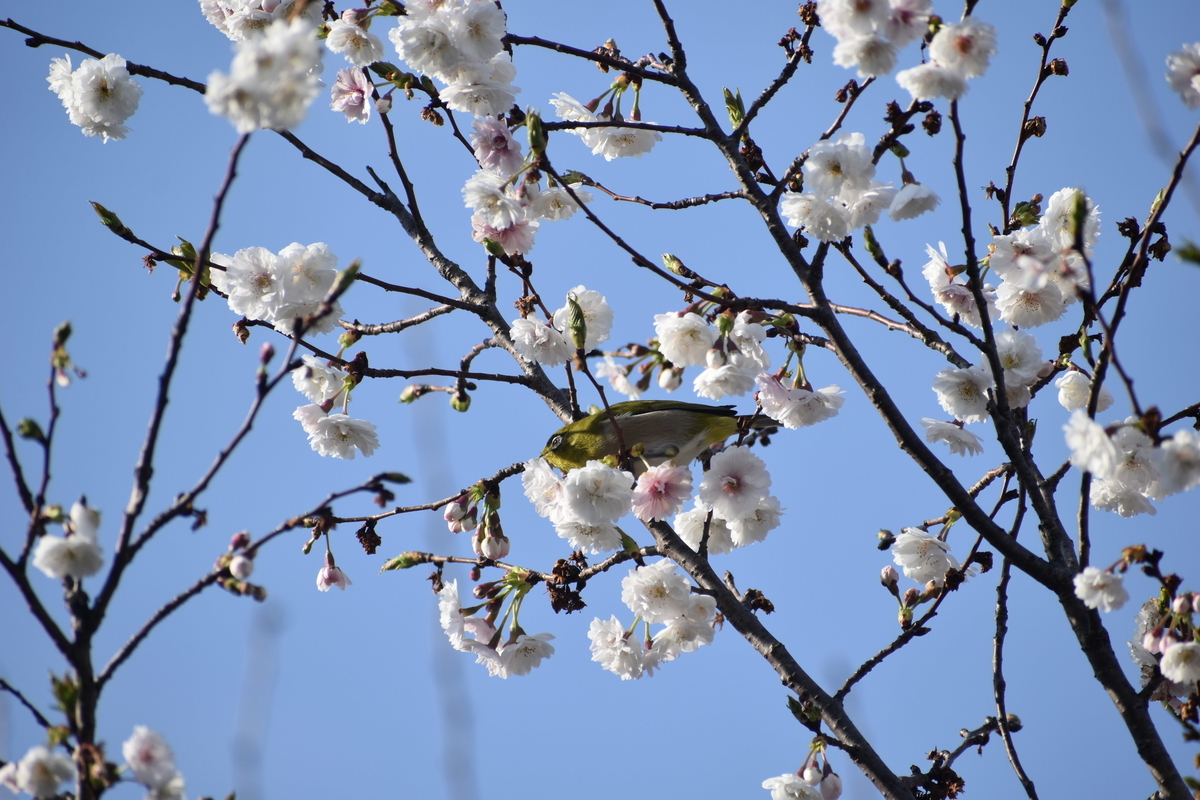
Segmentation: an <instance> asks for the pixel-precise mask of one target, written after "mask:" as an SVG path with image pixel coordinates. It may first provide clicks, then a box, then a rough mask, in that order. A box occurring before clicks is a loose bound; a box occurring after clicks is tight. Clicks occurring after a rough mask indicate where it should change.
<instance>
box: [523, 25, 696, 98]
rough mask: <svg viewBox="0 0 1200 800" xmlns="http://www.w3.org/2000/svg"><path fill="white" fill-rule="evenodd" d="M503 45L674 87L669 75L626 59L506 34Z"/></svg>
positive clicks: (535, 37)
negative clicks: (552, 54)
mask: <svg viewBox="0 0 1200 800" xmlns="http://www.w3.org/2000/svg"><path fill="white" fill-rule="evenodd" d="M504 43H505V44H515V45H529V46H531V47H544V48H546V49H547V50H553V51H554V52H556V53H563V54H565V55H569V56H575V57H576V58H583V59H587V60H588V61H595V62H596V63H597V64H603V65H604V66H606V67H609V68H611V69H615V70H618V71H620V72H628V73H629V74H630V75H636V76H637V77H639V78H642V79H643V80H648V81H657V82H658V83H665V84H667V85H668V86H674V85H675V78H674V77H673V76H671V75H667V74H665V73H662V72H656V71H652V70H648V69H642V68H641V67H638V66H636V65H635V64H634V63H633V62H632V61H630V60H628V59H626V58H614V57H613V56H610V55H608V54H607V53H601V52H597V51H594V50H591V51H589V50H580V49H579V48H577V47H571V46H570V45H565V44H559V43H558V42H552V41H549V40H548V39H542V38H539V37H537V36H517V35H516V34H514V33H510V34H507V35H506V36H505V37H504Z"/></svg>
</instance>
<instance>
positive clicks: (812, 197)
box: [779, 133, 936, 242]
mask: <svg viewBox="0 0 1200 800" xmlns="http://www.w3.org/2000/svg"><path fill="white" fill-rule="evenodd" d="M804 189H805V191H804V192H803V193H801V192H784V194H783V200H782V201H781V202H780V205H779V210H780V213H782V214H783V216H784V218H786V219H787V221H788V224H789V225H791V226H792V227H794V228H800V229H801V230H803V231H804V232H805V233H808V234H810V235H812V236H815V237H816V238H817V239H820V240H821V241H822V242H838V241H841V240H842V239H844V238H846V237H847V236H849V235H850V232H851V231H853V230H857V229H858V228H861V227H863V226H864V225H874V224H875V223H876V222H878V221H879V217H880V215H881V214H882V213H883V212H884V211H886V210H888V209H889V208H891V206H892V204H893V202H894V201H895V200H896V199H897V198H896V195H897V192H896V189H895V188H894V187H893V186H892V184H890V183H882V182H880V181H877V180H875V161H874V159H873V156H872V152H871V148H870V147H868V146H867V145H866V138H865V137H864V136H863V135H862V134H861V133H841V134H839V135H838V137H837V138H836V139H830V140H823V141H820V142H817V143H816V144H814V145H813V146H812V147H810V148H809V149H808V158H807V159H806V160H805V162H804ZM934 205H936V203H934ZM931 207H932V206H931ZM906 216H915V214H908V215H906Z"/></svg>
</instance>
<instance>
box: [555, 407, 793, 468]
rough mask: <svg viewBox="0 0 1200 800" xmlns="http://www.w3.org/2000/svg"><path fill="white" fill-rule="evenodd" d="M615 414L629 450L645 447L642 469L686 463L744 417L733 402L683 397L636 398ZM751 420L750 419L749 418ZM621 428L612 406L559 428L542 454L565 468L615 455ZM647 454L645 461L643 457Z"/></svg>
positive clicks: (756, 423) (769, 424)
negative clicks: (710, 402) (722, 403)
mask: <svg viewBox="0 0 1200 800" xmlns="http://www.w3.org/2000/svg"><path fill="white" fill-rule="evenodd" d="M611 408H612V414H613V416H614V417H616V420H617V425H618V426H620V429H621V438H622V439H623V440H624V442H625V448H626V450H630V449H632V448H633V447H634V446H635V445H639V444H640V445H641V446H642V458H635V459H633V464H632V466H633V470H634V472H635V473H636V474H641V473H642V472H643V471H645V463H649V464H650V465H651V466H655V465H657V464H661V463H662V462H664V461H674V462H675V463H676V464H679V465H680V466H683V465H685V464H690V463H691V461H692V459H694V458H695V457H696V456H698V455H700V454H701V453H703V452H704V451H705V450H707V449H708V448H710V447H712V446H713V445H715V444H719V443H721V442H723V441H725V440H726V439H728V438H729V437H730V436H732V435H733V434H735V433H737V431H738V426H739V423H740V421H741V420H742V419H743V418H742V417H739V416H738V413H737V412H736V411H735V410H734V407H733V406H709V405H704V404H703V403H684V402H681V401H678V400H630V401H628V402H625V403H614V404H613V405H612V406H611ZM745 419H747V420H749V419H750V418H749V417H747V418H745ZM778 425H779V423H778V422H776V421H775V420H773V419H771V418H770V417H764V416H762V415H759V416H758V417H755V418H754V420H753V422H752V423H750V427H752V428H756V429H761V428H773V427H776V426H778ZM620 447H621V446H620V443H619V442H618V440H617V434H616V431H614V430H613V424H612V420H611V419H610V418H609V415H608V413H607V412H606V411H604V410H603V409H601V410H600V411H597V412H596V413H594V414H591V415H589V416H586V417H584V418H583V419H579V420H575V421H574V422H572V423H571V424H570V425H565V426H563V427H562V428H559V429H558V430H557V431H556V432H555V433H554V435H553V436H551V437H550V439H549V441H547V442H546V447H545V448H543V450H542V457H543V458H545V459H546V461H547V462H548V463H549V464H550V465H551V466H553V467H557V468H558V469H560V470H562V471H563V472H567V471H568V470H572V469H578V468H579V467H582V466H584V465H586V464H587V462H588V461H593V460H598V459H601V458H604V457H605V456H615V455H617V453H618V452H619V450H620ZM642 459H645V463H643V460H642Z"/></svg>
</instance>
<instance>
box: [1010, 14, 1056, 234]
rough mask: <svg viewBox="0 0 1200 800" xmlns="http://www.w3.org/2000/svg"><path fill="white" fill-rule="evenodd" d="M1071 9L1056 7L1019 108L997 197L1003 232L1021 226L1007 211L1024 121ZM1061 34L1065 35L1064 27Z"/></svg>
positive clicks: (1022, 143)
mask: <svg viewBox="0 0 1200 800" xmlns="http://www.w3.org/2000/svg"><path fill="white" fill-rule="evenodd" d="M1070 11H1071V6H1070V5H1068V4H1067V3H1063V4H1062V5H1061V6H1059V8H1058V17H1057V18H1056V19H1055V20H1054V27H1053V28H1051V30H1050V35H1049V36H1047V37H1045V42H1044V43H1043V44H1042V45H1041V49H1042V58H1041V61H1040V62H1039V63H1038V73H1037V78H1036V79H1035V80H1034V82H1033V89H1031V90H1030V92H1029V97H1028V98H1026V100H1025V104H1024V106H1023V107H1022V109H1021V124H1020V125H1019V126H1018V127H1017V144H1016V147H1015V148H1014V149H1013V155H1012V161H1011V162H1010V163H1009V165H1008V167H1007V168H1005V170H1004V173H1005V175H1006V176H1007V177H1006V178H1005V181H1004V196H1003V197H1001V198H999V200H1000V207H1001V209H1003V212H1004V219H1003V220H1001V226H1002V227H1003V230H1004V232H1005V233H1006V234H1007V233H1012V232H1013V231H1014V230H1015V229H1016V228H1019V227H1021V224H1020V222H1014V221H1012V220H1010V219H1009V216H1010V214H1009V212H1010V210H1011V209H1012V191H1013V181H1015V180H1016V176H1017V162H1018V161H1019V160H1020V158H1021V150H1022V148H1024V147H1025V142H1027V141H1028V140H1029V138H1030V134H1029V133H1028V132H1027V131H1026V130H1025V123H1027V122H1028V121H1029V112H1030V111H1031V110H1032V109H1033V101H1034V100H1036V99H1037V96H1038V92H1039V91H1041V89H1042V84H1043V83H1045V82H1046V79H1047V78H1049V77H1050V75H1051V73H1050V71H1049V70H1048V69H1047V68H1046V59H1048V58H1049V57H1050V47H1051V46H1052V45H1053V44H1054V41H1055V40H1056V39H1058V38H1060V37H1059V33H1058V29H1059V27H1060V26H1061V25H1062V24H1063V20H1065V19H1066V18H1067V14H1069V13H1070ZM1062 35H1064V36H1065V35H1066V30H1065V29H1064V30H1063V32H1062Z"/></svg>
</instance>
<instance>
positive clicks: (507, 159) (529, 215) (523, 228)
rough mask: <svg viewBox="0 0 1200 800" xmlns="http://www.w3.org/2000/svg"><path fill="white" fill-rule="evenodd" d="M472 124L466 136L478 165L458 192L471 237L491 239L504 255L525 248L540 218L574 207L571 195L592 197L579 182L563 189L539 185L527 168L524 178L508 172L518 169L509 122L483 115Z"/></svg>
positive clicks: (562, 215)
mask: <svg viewBox="0 0 1200 800" xmlns="http://www.w3.org/2000/svg"><path fill="white" fill-rule="evenodd" d="M474 127H475V133H474V134H472V136H471V139H472V141H473V143H474V144H475V155H476V157H477V158H478V159H479V163H480V166H481V169H480V170H479V171H478V172H476V173H475V174H474V175H473V176H472V177H471V178H469V179H468V180H467V182H466V184H465V185H464V186H463V190H462V195H463V204H464V205H465V206H466V207H467V208H469V209H471V211H472V214H471V228H472V233H471V236H472V238H473V239H474V240H475V241H477V242H485V241H486V240H488V239H490V240H492V241H494V242H497V243H498V244H499V245H500V247H501V248H503V250H504V252H506V253H508V254H509V255H517V254H518V253H521V254H523V253H528V252H529V251H530V250H532V249H533V245H534V236H535V234H536V233H537V230H538V226H539V225H541V223H543V222H557V221H559V220H564V219H570V218H571V216H572V215H574V213H575V212H576V211H578V210H579V203H577V202H576V198H578V199H579V200H581V201H583V202H585V203H587V202H590V201H591V199H592V195H591V194H590V193H589V192H585V191H584V190H583V189H581V188H580V184H571V191H568V190H567V189H566V188H565V187H563V186H560V185H550V186H547V187H545V188H543V187H542V185H541V184H540V183H539V182H538V178H537V177H536V175H535V173H533V172H526V173H525V176H524V178H523V179H522V178H520V177H519V176H511V177H510V175H511V173H512V172H514V171H516V170H517V169H519V168H520V165H521V159H520V146H519V145H518V144H516V142H514V141H513V140H512V135H511V134H510V133H509V132H508V126H507V125H506V124H505V123H504V121H503V120H497V119H495V118H494V117H485V118H484V119H482V120H475V122H474ZM514 163H515V164H516V166H515V167H513V164H514ZM572 192H573V193H574V197H572Z"/></svg>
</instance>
